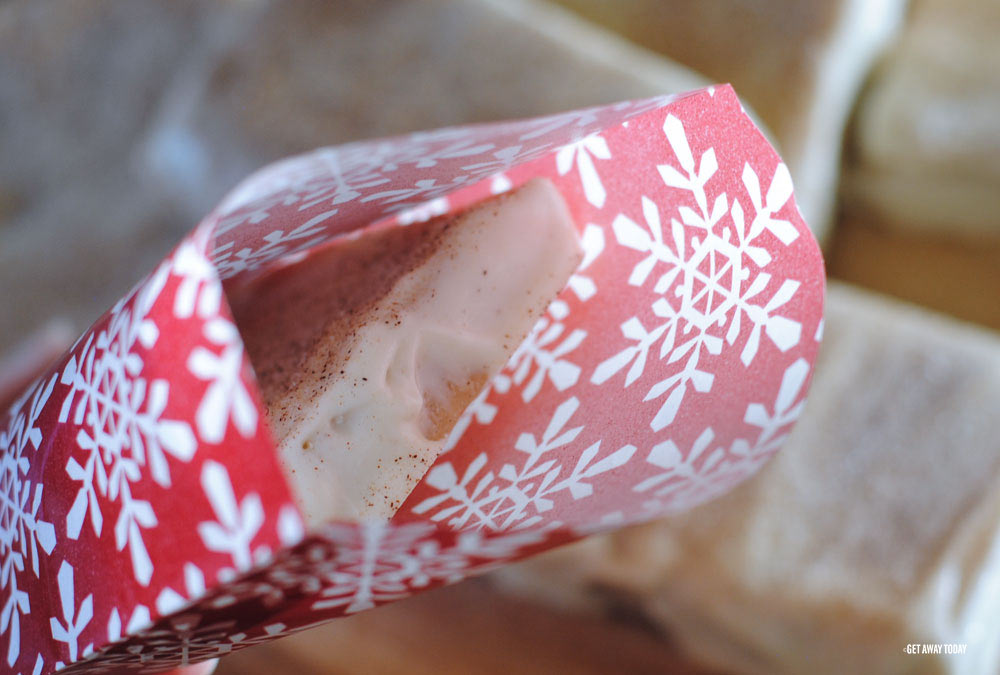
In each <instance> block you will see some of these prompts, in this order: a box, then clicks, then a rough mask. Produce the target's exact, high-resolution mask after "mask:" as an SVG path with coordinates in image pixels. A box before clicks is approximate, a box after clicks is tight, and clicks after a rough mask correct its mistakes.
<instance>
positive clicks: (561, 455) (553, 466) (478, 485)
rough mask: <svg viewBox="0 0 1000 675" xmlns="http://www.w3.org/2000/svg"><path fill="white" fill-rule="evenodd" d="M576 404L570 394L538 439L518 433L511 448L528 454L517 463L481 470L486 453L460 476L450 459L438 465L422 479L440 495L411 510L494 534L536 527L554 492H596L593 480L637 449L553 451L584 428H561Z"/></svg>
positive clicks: (576, 494) (585, 494)
mask: <svg viewBox="0 0 1000 675" xmlns="http://www.w3.org/2000/svg"><path fill="white" fill-rule="evenodd" d="M579 405H580V402H579V400H577V399H576V398H575V397H571V398H569V399H567V400H566V401H565V402H564V403H562V404H561V405H560V406H559V407H558V408H556V410H555V413H554V414H553V416H552V420H551V421H550V422H549V424H548V426H547V427H546V428H545V431H544V432H543V433H542V436H541V438H540V439H536V437H535V436H534V435H533V434H531V433H522V434H521V435H520V436H519V437H518V439H517V442H516V443H515V445H514V449H515V450H517V451H519V452H521V453H524V454H525V455H526V456H525V457H524V462H523V463H522V464H521V466H520V467H518V466H515V465H514V464H512V463H510V464H504V465H503V466H502V467H501V468H500V470H499V471H498V472H497V473H494V472H493V471H492V470H489V469H487V470H486V471H483V469H484V468H486V466H487V464H488V462H489V457H488V455H487V454H486V453H485V452H483V453H480V454H479V455H478V457H476V459H475V460H473V461H472V463H470V464H469V466H468V468H467V469H466V470H465V471H464V473H463V474H462V477H461V478H459V477H458V474H457V472H456V470H455V467H454V466H453V464H452V463H450V462H444V463H439V464H437V465H436V466H434V468H432V469H431V471H430V472H429V473H428V474H427V477H426V479H425V481H426V483H427V485H429V486H430V487H432V488H434V489H435V490H437V491H439V492H440V494H438V495H436V496H433V497H430V498H428V499H425V500H424V501H422V502H420V503H419V504H417V505H416V506H415V507H414V508H413V511H414V513H418V514H424V513H426V514H432V515H431V520H433V521H435V522H437V521H447V523H448V526H449V527H452V528H455V529H465V528H468V527H474V528H476V529H486V530H488V531H493V532H498V531H507V530H511V529H524V528H529V527H533V526H537V525H539V523H541V521H542V520H543V514H544V513H545V512H547V511H549V510H551V509H552V504H553V502H552V498H553V496H554V495H555V494H556V493H559V492H562V491H567V492H569V494H570V495H572V498H573V499H583V498H584V497H589V496H590V495H591V494H593V491H594V488H593V479H594V478H595V477H597V476H600V475H601V474H603V473H606V472H609V471H613V470H615V469H617V468H619V467H621V466H622V465H623V464H625V463H626V462H628V460H629V459H631V457H632V455H633V453H634V452H635V450H636V448H635V446H633V445H625V446H623V447H621V448H619V449H618V450H616V451H615V452H612V453H610V454H608V455H606V456H604V457H602V458H601V459H597V460H596V461H595V459H596V458H597V455H598V453H599V452H600V447H601V442H600V441H597V442H596V443H594V444H592V445H590V446H589V447H587V448H586V449H585V450H583V451H582V452H580V454H579V456H577V457H573V456H572V455H570V456H568V457H567V456H566V455H567V454H568V453H566V452H565V450H564V451H563V452H552V451H553V450H559V449H560V448H564V446H569V445H571V444H572V443H573V441H574V440H575V439H576V437H577V436H579V435H580V432H581V431H583V426H578V427H573V428H570V429H566V428H565V427H566V425H567V423H568V422H569V420H570V418H571V417H572V416H573V413H574V412H576V410H577V408H578V407H579ZM566 460H569V462H572V461H574V460H575V462H576V463H575V465H574V466H573V468H572V469H571V470H569V471H568V472H567V470H566V469H567V467H568V465H569V462H566V463H565V464H564V463H563V462H565V461H566ZM548 525H549V526H550V527H558V526H561V525H562V523H559V522H550V523H548Z"/></svg>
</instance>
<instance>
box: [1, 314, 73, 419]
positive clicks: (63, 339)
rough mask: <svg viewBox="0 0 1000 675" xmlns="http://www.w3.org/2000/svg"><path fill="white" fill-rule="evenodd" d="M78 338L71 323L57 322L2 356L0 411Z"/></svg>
mask: <svg viewBox="0 0 1000 675" xmlns="http://www.w3.org/2000/svg"><path fill="white" fill-rule="evenodd" d="M75 338H76V333H75V331H74V330H73V326H72V324H70V323H69V321H67V320H65V319H55V320H53V321H50V322H49V323H47V324H45V325H44V326H42V327H41V328H39V329H38V330H36V331H35V332H34V333H32V334H31V335H29V336H28V337H27V338H26V339H25V340H24V341H23V342H21V343H20V344H18V345H15V346H14V348H13V349H11V350H10V351H9V352H7V354H5V355H3V356H2V357H0V412H2V411H5V410H6V409H7V408H8V407H9V406H10V405H11V404H12V403H13V402H14V400H15V399H16V398H17V397H18V396H19V395H20V394H21V391H22V390H23V389H24V388H25V387H26V386H28V384H30V383H31V381H32V380H33V379H35V378H36V377H38V376H39V375H41V374H42V373H44V372H45V369H46V368H47V367H48V366H49V365H50V364H51V363H52V362H53V361H54V360H55V359H56V358H58V357H59V356H60V355H61V354H62V353H63V352H65V351H66V349H68V348H69V346H70V345H72V344H73V340H74V339H75Z"/></svg>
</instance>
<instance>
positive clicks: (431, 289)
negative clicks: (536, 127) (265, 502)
mask: <svg viewBox="0 0 1000 675" xmlns="http://www.w3.org/2000/svg"><path fill="white" fill-rule="evenodd" d="M581 257H582V252H581V249H580V244H579V240H578V238H577V234H576V231H575V228H574V226H573V223H572V220H571V217H570V214H569V211H568V209H567V207H566V204H565V202H564V201H563V199H562V197H561V195H560V194H559V193H558V191H557V190H556V188H555V187H554V186H553V185H552V184H551V183H550V182H549V181H547V180H544V179H535V180H532V181H530V182H528V183H526V184H525V185H524V186H523V187H521V188H519V189H517V190H515V191H513V192H511V193H509V194H507V195H504V196H501V197H497V198H494V199H491V200H489V201H487V202H484V203H482V204H480V205H477V206H474V207H472V208H470V209H469V210H467V211H465V212H463V213H461V214H458V215H450V216H445V217H442V218H437V219H434V220H431V221H429V222H426V223H420V224H415V225H409V226H405V227H402V226H400V227H386V228H380V229H377V230H373V231H371V232H369V233H366V234H365V235H364V236H361V237H358V238H351V239H344V240H341V241H337V242H335V243H333V244H331V245H329V246H327V247H324V248H322V249H320V250H317V251H315V252H313V253H311V254H310V255H309V256H308V257H306V258H305V259H304V260H302V261H300V262H298V263H295V264H294V265H290V266H288V267H284V268H281V269H279V270H277V271H275V272H273V273H271V274H269V275H268V276H267V277H265V278H263V279H261V280H259V281H257V282H255V283H253V284H252V285H250V286H248V287H245V288H242V289H239V290H238V291H236V292H234V293H233V296H234V297H233V298H232V304H233V311H234V313H235V315H236V320H237V323H238V324H239V326H240V330H241V332H242V335H243V339H244V341H245V343H246V349H247V352H248V354H249V356H250V359H251V362H252V363H253V366H254V369H255V370H256V373H257V377H258V380H259V383H260V388H261V392H262V393H263V397H264V401H265V403H266V405H267V408H268V411H269V416H270V425H271V429H272V432H273V434H274V436H275V440H276V442H277V443H278V452H279V456H280V459H281V463H282V466H283V468H284V470H285V473H286V476H287V478H288V479H289V483H290V484H291V486H292V488H293V490H294V491H295V492H296V494H297V497H298V501H299V504H300V506H301V508H302V510H303V512H304V514H305V516H306V518H307V520H308V521H309V522H310V523H311V524H314V525H315V524H319V523H322V522H324V521H328V520H350V521H358V520H371V519H387V518H389V517H391V516H392V515H393V513H394V512H395V511H396V509H398V507H399V506H400V504H401V503H402V502H403V500H404V499H405V498H406V496H407V495H408V494H409V493H410V492H411V491H412V489H413V488H414V486H415V485H416V483H417V481H419V480H420V478H421V477H422V476H423V475H424V473H425V472H426V470H427V468H428V467H429V466H430V464H431V463H432V462H433V461H434V459H435V458H436V457H437V455H438V454H439V452H440V451H441V449H442V446H443V444H444V442H445V440H446V438H447V436H448V433H449V432H450V430H451V428H452V427H453V426H454V424H455V422H456V421H457V419H458V417H459V415H460V414H461V413H462V411H463V410H464V409H465V407H466V406H467V405H468V404H469V403H470V402H471V401H472V399H473V398H475V396H476V395H477V394H478V393H479V392H480V391H481V390H482V388H483V386H485V384H486V382H487V380H489V379H490V378H491V377H492V376H493V375H494V374H495V373H496V372H498V371H499V370H500V369H501V368H502V367H503V364H504V363H505V362H506V361H507V359H508V358H509V356H510V354H511V352H512V351H513V350H514V349H515V348H517V346H518V345H519V344H520V343H521V341H522V340H523V339H524V338H525V336H526V335H527V334H528V332H529V331H530V330H531V327H532V326H533V325H534V323H535V321H536V320H537V319H538V318H539V316H540V315H541V314H542V312H543V311H544V310H545V307H546V306H547V305H548V303H549V302H550V301H551V300H552V299H553V298H554V297H555V296H556V295H557V294H558V293H559V291H560V290H562V288H563V287H564V286H565V284H566V281H567V279H568V278H569V276H570V275H571V274H572V273H573V271H574V270H575V269H576V267H577V265H578V264H579V262H580V260H581Z"/></svg>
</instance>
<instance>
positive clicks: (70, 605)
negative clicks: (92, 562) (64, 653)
mask: <svg viewBox="0 0 1000 675" xmlns="http://www.w3.org/2000/svg"><path fill="white" fill-rule="evenodd" d="M57 579H58V580H59V600H60V604H61V608H62V618H61V619H60V618H59V617H55V616H53V617H51V618H50V619H49V623H50V626H51V628H52V638H53V639H54V640H56V641H57V642H64V643H66V645H67V647H68V648H69V662H70V663H73V662H74V661H76V658H77V654H78V653H79V651H80V648H79V645H78V644H77V641H78V640H79V637H80V633H82V632H83V629H84V628H86V627H87V624H89V623H90V620H91V619H92V618H94V596H93V594H90V595H88V596H87V597H86V598H84V599H83V600H82V601H81V602H80V606H79V608H77V606H76V591H75V589H74V587H73V566H72V565H70V564H69V563H68V562H66V561H65V560H63V562H62V565H60V566H59V574H58V575H57ZM93 650H94V646H93V645H92V644H88V645H87V646H86V647H84V648H83V652H82V655H83V656H87V655H89V654H90V653H91V652H92V651H93Z"/></svg>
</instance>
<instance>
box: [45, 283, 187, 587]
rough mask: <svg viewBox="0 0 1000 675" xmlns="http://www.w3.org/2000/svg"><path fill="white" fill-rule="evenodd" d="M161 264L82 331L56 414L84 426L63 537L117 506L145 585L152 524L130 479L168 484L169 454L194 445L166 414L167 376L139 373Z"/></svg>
mask: <svg viewBox="0 0 1000 675" xmlns="http://www.w3.org/2000/svg"><path fill="white" fill-rule="evenodd" d="M169 270H170V265H169V263H164V264H163V265H161V266H160V268H159V269H158V270H157V271H156V272H155V273H154V274H153V275H152V276H151V278H150V279H149V280H148V281H147V282H146V283H144V284H143V285H141V286H140V287H139V288H138V289H137V291H136V292H135V294H134V296H133V297H132V298H130V299H129V298H127V299H125V300H122V301H119V302H118V303H117V304H116V305H115V307H114V308H113V309H112V311H111V316H110V320H109V322H108V324H107V326H106V327H105V328H103V329H101V330H100V331H99V332H98V333H97V334H96V335H95V334H90V335H89V336H87V338H86V340H85V342H84V344H83V348H82V349H80V350H78V351H77V353H76V354H74V355H73V356H72V357H71V358H70V360H69V362H68V363H67V364H66V367H65V369H64V370H63V372H62V377H61V380H60V381H61V382H62V384H64V385H68V386H69V387H70V390H69V392H68V393H67V395H66V398H65V399H64V400H63V403H62V407H61V409H60V411H59V421H60V422H67V421H69V420H72V422H73V424H75V425H78V426H81V429H80V431H79V433H78V434H77V437H76V443H77V446H78V448H79V449H80V450H82V451H83V452H84V455H83V462H82V463H81V462H80V461H78V457H77V456H75V455H71V456H70V458H69V460H68V462H67V464H66V472H67V473H68V474H69V476H70V478H72V479H73V480H74V481H78V482H79V483H80V484H81V485H80V488H79V491H78V492H77V494H76V498H75V500H74V501H73V505H72V507H71V508H70V511H69V513H68V514H67V517H66V536H67V537H69V538H70V539H77V538H78V537H79V536H80V531H81V529H82V528H83V525H84V522H85V521H86V519H87V518H86V517H87V514H88V512H89V514H90V524H91V527H92V528H93V530H94V533H95V534H97V535H100V534H101V532H102V530H103V526H104V517H103V514H102V511H101V503H100V499H101V498H103V499H105V500H107V501H110V502H115V501H117V502H118V503H119V505H120V509H119V512H118V519H117V521H116V522H115V525H114V534H115V544H116V546H117V547H118V550H119V551H121V550H124V548H125V546H126V545H127V546H128V548H129V554H130V556H131V559H132V570H133V574H134V576H135V579H136V580H137V581H138V582H139V583H140V584H142V585H146V584H148V583H149V580H150V577H151V576H152V573H153V563H152V561H151V560H150V558H149V554H148V553H147V551H146V546H145V543H144V542H143V535H142V530H143V529H148V528H150V527H154V526H155V525H156V523H157V520H156V515H155V513H154V512H153V507H152V505H151V504H150V503H149V502H147V501H144V500H140V499H136V498H134V497H133V496H132V488H131V486H132V483H134V482H136V481H139V480H141V479H142V478H143V475H142V473H143V470H144V469H145V470H146V471H148V475H149V477H150V478H152V480H153V481H155V482H156V484H157V485H159V486H161V487H164V488H168V487H170V484H171V482H170V468H169V464H168V462H167V455H170V456H171V457H173V458H175V459H177V460H180V461H185V462H186V461H189V460H190V459H191V458H192V457H193V455H194V452H195V448H196V447H197V444H196V442H195V438H194V434H193V433H192V431H191V428H190V427H189V426H188V424H187V423H186V422H183V421H180V420H167V419H163V418H162V415H163V411H164V410H165V408H166V405H167V400H168V397H169V392H170V384H169V382H168V381H167V380H164V379H156V380H152V381H149V380H147V379H145V378H144V377H143V376H142V371H143V361H142V358H141V356H140V355H139V353H138V351H137V350H138V348H139V347H144V348H146V349H149V348H151V347H153V345H154V344H155V343H156V341H157V339H158V338H159V329H158V328H157V326H156V324H155V323H154V322H153V321H152V320H151V319H150V318H149V317H148V314H149V312H150V310H151V309H152V307H153V305H154V303H155V302H156V300H157V298H158V297H159V295H160V292H161V290H162V289H163V286H164V284H165V283H166V280H167V276H168V274H169Z"/></svg>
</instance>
